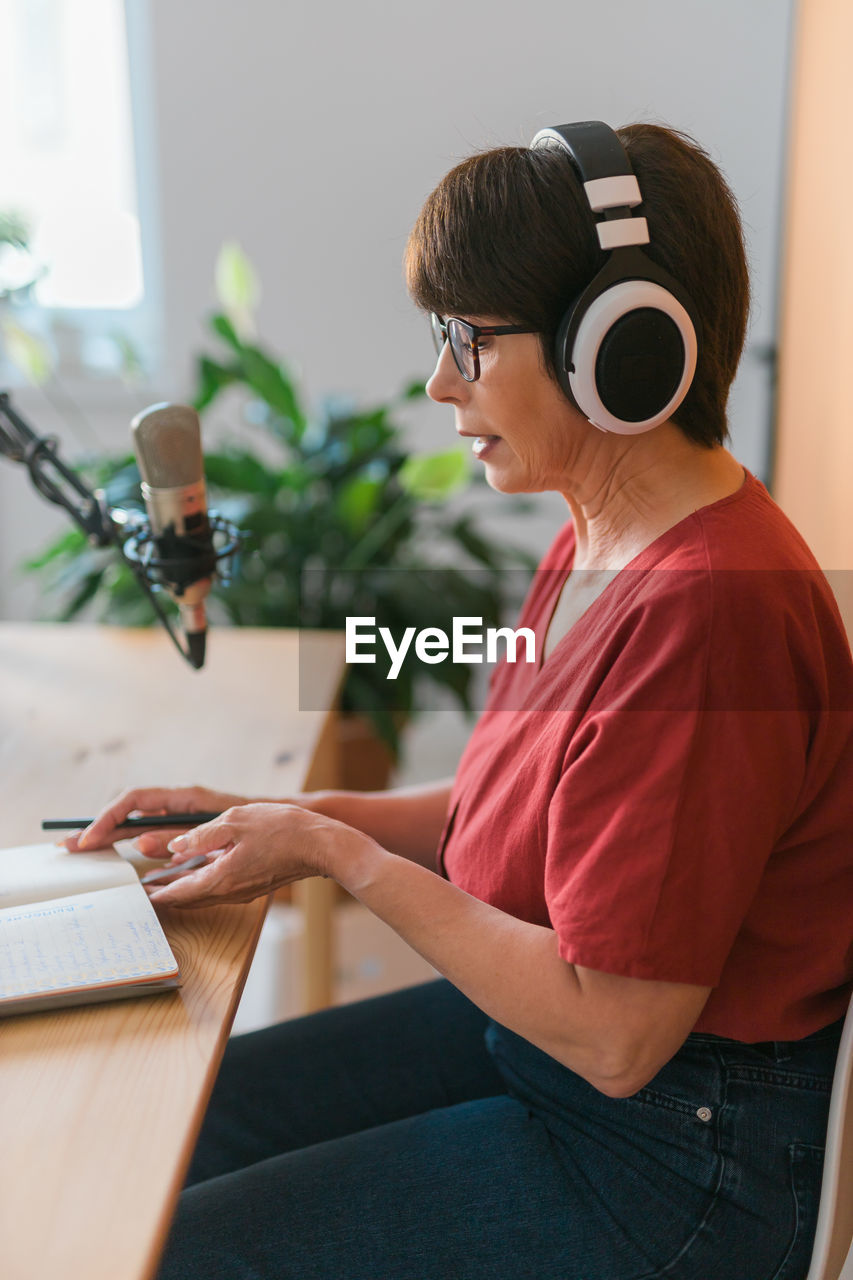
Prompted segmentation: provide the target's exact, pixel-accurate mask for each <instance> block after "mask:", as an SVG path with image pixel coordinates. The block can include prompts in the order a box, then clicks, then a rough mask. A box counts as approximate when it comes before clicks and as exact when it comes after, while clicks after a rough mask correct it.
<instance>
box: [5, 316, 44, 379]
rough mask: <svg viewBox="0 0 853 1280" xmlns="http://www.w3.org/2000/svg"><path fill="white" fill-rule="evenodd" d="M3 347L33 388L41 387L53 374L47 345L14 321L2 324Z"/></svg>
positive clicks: (6, 321)
mask: <svg viewBox="0 0 853 1280" xmlns="http://www.w3.org/2000/svg"><path fill="white" fill-rule="evenodd" d="M0 329H2V334H3V345H4V346H5V348H6V354H7V356H8V357H9V359H10V360H11V362H12V364H13V365H15V366H16V367H17V368H18V369H20V370H21V372H22V373H23V375H24V377H25V378H27V380H28V381H29V382H31V383H32V384H33V386H36V387H40V386H41V385H42V383H44V382H47V380H48V379H49V378H50V376H51V374H52V372H53V358H52V356H51V353H50V349H49V348H48V346H47V344H46V343H44V342H42V340H41V338H38V337H36V335H35V334H34V333H30V332H29V330H28V329H25V328H24V327H23V326H22V325H19V324H15V322H14V321H13V320H3V321H2V323H0Z"/></svg>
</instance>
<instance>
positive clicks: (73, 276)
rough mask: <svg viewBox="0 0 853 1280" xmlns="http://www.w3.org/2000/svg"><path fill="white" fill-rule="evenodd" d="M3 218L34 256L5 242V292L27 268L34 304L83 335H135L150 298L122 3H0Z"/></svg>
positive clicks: (1, 264)
mask: <svg viewBox="0 0 853 1280" xmlns="http://www.w3.org/2000/svg"><path fill="white" fill-rule="evenodd" d="M4 216H5V223H6V226H7V228H8V227H9V226H12V227H15V226H16V225H21V224H23V226H25V227H26V229H27V231H28V233H29V253H28V254H24V253H22V251H21V250H20V248H15V246H14V245H6V246H5V250H4V256H3V257H2V258H0V291H2V289H3V287H4V284H5V287H6V288H7V289H8V288H9V287H10V285H14V284H21V283H26V280H25V279H24V277H25V275H26V273H27V271H29V277H30V279H32V277H33V275H36V276H37V280H36V283H35V284H34V286H33V288H32V289H31V290H30V301H31V302H32V303H35V304H37V306H39V307H41V308H45V309H48V310H49V311H50V312H51V313H52V314H54V315H60V314H61V315H62V317H63V318H64V319H66V320H67V319H73V322H74V323H75V324H77V325H78V326H79V328H80V329H81V330H83V331H87V332H89V333H94V332H95V331H96V330H100V332H101V333H102V334H104V333H106V332H108V331H115V329H116V328H117V327H118V328H122V327H124V328H125V332H131V333H132V332H133V331H134V330H135V329H136V330H138V327H139V326H138V322H137V323H136V325H134V324H133V323H130V324H129V325H127V326H123V324H122V321H123V318H124V317H127V319H128V320H130V318H131V315H132V313H134V312H135V311H138V310H139V308H140V305H141V303H142V301H143V298H144V285H143V271H142V253H141V247H140V228H139V217H138V210H137V200H136V177H135V164H134V148H133V129H132V120H131V105H130V83H129V69H128V54H127V34H126V30H125V10H124V4H123V0H0V218H4ZM3 248H4V247H3V246H0V249H3ZM25 259H28V260H25ZM4 275H5V276H6V280H5V281H4V280H3V278H2V277H3V276H4ZM83 363H86V361H85V360H84V361H83Z"/></svg>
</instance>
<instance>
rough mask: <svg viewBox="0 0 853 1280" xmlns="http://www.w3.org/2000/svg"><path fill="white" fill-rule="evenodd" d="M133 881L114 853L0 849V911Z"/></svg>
mask: <svg viewBox="0 0 853 1280" xmlns="http://www.w3.org/2000/svg"><path fill="white" fill-rule="evenodd" d="M151 865H152V866H157V865H159V864H158V863H152V864H151ZM137 880H138V876H137V874H136V871H135V870H134V868H133V867H132V866H131V865H130V863H129V862H127V861H126V860H125V859H124V858H122V857H121V856H120V855H119V854H118V853H116V852H115V850H114V849H100V850H98V851H97V852H95V853H69V852H68V850H67V849H62V848H60V847H59V846H58V845H55V844H27V845H19V846H17V847H16V848H13V849H0V909H2V908H4V907H17V906H23V905H24V904H26V903H31V902H45V901H47V900H48V899H50V898H65V897H67V896H68V895H69V894H72V893H89V892H91V891H92V890H93V889H111V888H113V887H114V886H115V885H119V884H135V883H137Z"/></svg>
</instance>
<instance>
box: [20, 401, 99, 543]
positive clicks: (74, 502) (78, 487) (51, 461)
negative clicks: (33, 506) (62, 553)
mask: <svg viewBox="0 0 853 1280" xmlns="http://www.w3.org/2000/svg"><path fill="white" fill-rule="evenodd" d="M58 447H59V446H58V442H57V440H56V437H55V436H40V435H37V434H36V432H35V431H33V429H32V427H30V426H29V424H28V423H27V422H25V421H24V419H23V418H22V417H21V415H20V414H19V413H17V412H16V411H15V410H14V409H13V408H12V403H11V397H10V396H9V393H8V391H2V392H0V454H2V455H3V456H4V457H6V458H9V459H11V461H12V462H20V463H22V464H23V465H24V466H25V467H26V468H27V470H28V471H29V473H30V480H31V481H32V483H33V487H34V488H35V489H36V490H37V491H38V493H40V494H41V496H42V497H43V498H46V499H47V501H48V502H52V503H53V504H54V505H55V506H57V507H64V509H65V510H66V511H67V512H68V514H69V515H70V516H71V518H72V520H74V522H75V524H77V525H78V526H79V528H81V529H82V530H83V532H84V533H85V534H86V536H87V538H88V539H89V541H90V542H91V543H92V544H93V545H94V546H96V547H107V546H109V545H110V544H111V543H112V542H115V541H116V532H115V526H114V524H113V521H112V519H111V517H110V515H109V513H108V511H107V509H106V507H105V506H104V505H103V502H102V501H101V500H99V498H98V497H97V496H96V495H95V494H94V493H92V491H91V489H89V488H87V486H86V485H85V484H84V483H83V481H82V480H81V479H80V477H79V476H78V475H77V473H76V472H75V471H72V469H71V468H70V467H67V466H66V465H65V463H64V462H62V461H61V459H60V458H59V457H58V455H57V449H58ZM70 490H73V491H74V493H71V492H70ZM75 495H76V496H75Z"/></svg>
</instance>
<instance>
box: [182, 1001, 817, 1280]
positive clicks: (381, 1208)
mask: <svg viewBox="0 0 853 1280" xmlns="http://www.w3.org/2000/svg"><path fill="white" fill-rule="evenodd" d="M840 1030H841V1023H835V1024H834V1025H833V1026H832V1027H828V1028H826V1029H825V1030H823V1031H820V1032H817V1033H816V1034H815V1035H813V1036H809V1037H808V1038H807V1039H805V1040H801V1041H792V1042H788V1043H780V1042H776V1043H768V1044H764V1045H761V1046H750V1045H745V1044H740V1043H738V1042H736V1041H733V1040H725V1039H722V1038H720V1037H718V1036H712V1035H691V1036H689V1037H688V1039H687V1041H686V1043H685V1044H684V1046H683V1047H682V1048H681V1049H680V1050H679V1052H678V1053H677V1054H676V1055H675V1057H674V1058H673V1059H672V1060H671V1061H670V1062H669V1063H667V1065H666V1066H665V1067H664V1068H663V1069H662V1070H661V1071H660V1072H659V1073H658V1075H657V1076H655V1078H654V1080H652V1081H651V1082H650V1084H649V1085H648V1086H647V1087H646V1088H643V1089H641V1090H640V1091H639V1093H637V1094H634V1095H633V1096H632V1097H630V1098H607V1097H605V1096H604V1095H603V1094H601V1093H599V1092H597V1091H596V1090H595V1089H594V1088H592V1086H591V1085H589V1084H587V1083H586V1082H585V1081H584V1080H583V1079H581V1078H580V1077H579V1076H577V1075H575V1073H574V1072H572V1071H569V1070H567V1069H566V1068H565V1067H562V1066H560V1065H559V1064H558V1063H557V1062H555V1061H554V1059H552V1058H549V1057H548V1056H547V1055H546V1054H544V1053H542V1052H541V1051H540V1050H538V1049H536V1048H534V1047H533V1046H532V1045H531V1044H529V1043H528V1042H527V1041H525V1040H523V1039H521V1038H520V1037H519V1036H516V1035H515V1034H513V1033H512V1032H510V1031H507V1030H506V1029H505V1028H504V1027H501V1026H499V1025H497V1024H495V1023H492V1022H490V1021H489V1019H488V1018H487V1017H486V1015H485V1014H484V1013H482V1012H481V1011H480V1010H479V1009H478V1008H476V1007H475V1006H474V1005H473V1004H471V1003H470V1001H468V1000H467V999H466V998H465V997H464V996H462V995H461V994H460V993H459V992H458V991H457V990H456V989H455V988H454V987H453V986H451V985H450V983H448V982H445V981H438V982H430V983H427V984H426V985H424V986H420V987H413V988H410V989H409V990H407V991H402V992H397V993H394V994H393V995H389V996H382V997H379V998H377V999H374V1000H366V1001H363V1002H361V1003H359V1004H355V1005H348V1006H344V1007H341V1008H336V1009H331V1010H326V1011H324V1012H322V1013H317V1014H312V1015H310V1016H308V1017H305V1018H298V1019H295V1020H294V1021H292V1022H286V1023H282V1024H281V1025H280V1026H276V1027H271V1028H269V1029H267V1030H264V1031H257V1032H253V1033H251V1034H249V1035H244V1036H238V1037H235V1038H234V1039H232V1040H231V1042H230V1043H229V1046H228V1049H227V1051H226V1054H225V1057H224V1060H223V1064H222V1069H221V1071H220V1074H219V1077H218V1080H217V1083H216V1086H215V1089H214V1092H213V1096H212V1099H211V1105H210V1107H209V1109H208V1113H207V1116H206V1118H205V1122H204V1126H203V1128H202V1132H201V1136H200V1138H199V1142H198V1146H197V1149H196V1152H195V1155H194V1158H193V1162H192V1166H191V1169H190V1173H189V1177H188V1182H187V1188H186V1189H185V1190H184V1192H183V1193H182V1195H181V1198H180V1202H179V1207H178V1211H177V1215H176V1218H175V1222H174V1224H173V1228H172V1233H171V1236H170V1238H169V1242H168V1244H167V1247H166V1251H165V1254H164V1257H163V1261H162V1265H161V1270H160V1272H159V1280H167V1278H168V1280H193V1278H194V1277H199V1280H201V1277H204V1280H218V1278H219V1277H221V1278H222V1280H250V1278H251V1280H261V1278H263V1280H272V1278H273V1277H275V1278H276V1280H284V1278H285V1277H292V1278H293V1280H297V1278H298V1280H321V1278H322V1280H484V1278H486V1277H488V1278H489V1280H652V1278H653V1277H666V1280H803V1277H804V1276H805V1274H806V1271H807V1269H808V1264H809V1257H810V1253H811V1246H812V1241H813V1237H814V1230H815V1221H816V1213H817V1202H818V1196H819V1191H820V1178H821V1169H822V1159H823V1145H824V1136H825V1131H826V1122H827V1111H828V1103H829V1091H830V1087H831V1083H832V1072H833V1067H834V1062H835V1055H836V1051H837V1046H838V1038H839V1035H840Z"/></svg>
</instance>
